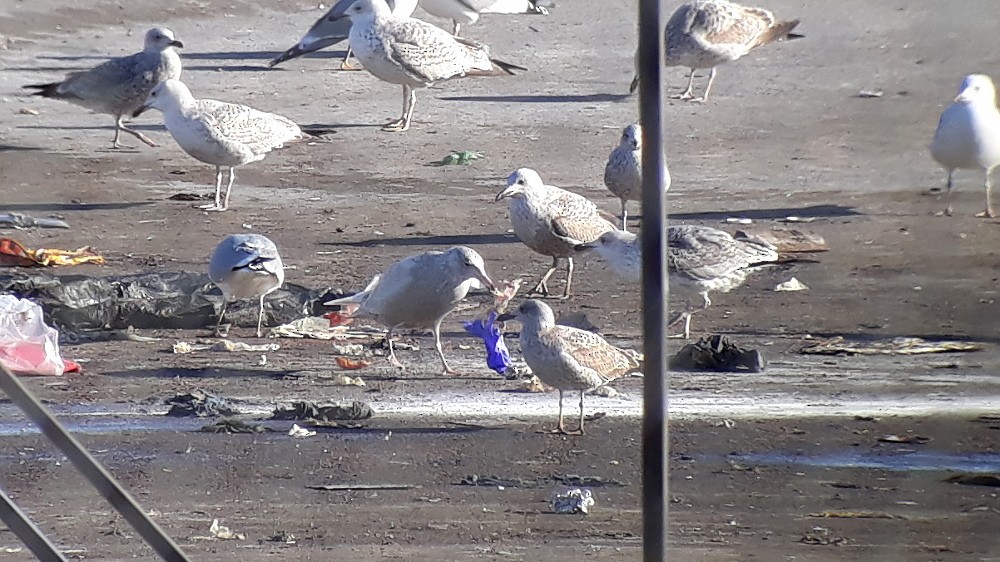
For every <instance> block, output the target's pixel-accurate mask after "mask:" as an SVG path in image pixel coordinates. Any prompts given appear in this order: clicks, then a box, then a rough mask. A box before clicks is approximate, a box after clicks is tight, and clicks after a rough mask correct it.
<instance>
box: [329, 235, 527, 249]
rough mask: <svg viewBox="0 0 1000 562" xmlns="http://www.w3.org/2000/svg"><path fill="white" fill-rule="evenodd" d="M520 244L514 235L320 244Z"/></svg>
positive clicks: (352, 246) (456, 236)
mask: <svg viewBox="0 0 1000 562" xmlns="http://www.w3.org/2000/svg"><path fill="white" fill-rule="evenodd" d="M518 242H520V241H519V240H518V239H517V237H516V236H514V235H513V234H460V235H450V236H412V237H407V238H373V239H371V240H361V241H358V242H320V244H321V245H323V246H348V247H351V248H371V247H375V246H475V245H481V244H513V243H518Z"/></svg>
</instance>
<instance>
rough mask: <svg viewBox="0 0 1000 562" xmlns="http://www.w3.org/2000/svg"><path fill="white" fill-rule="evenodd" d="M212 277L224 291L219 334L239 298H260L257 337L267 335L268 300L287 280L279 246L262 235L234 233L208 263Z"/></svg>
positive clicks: (225, 240) (217, 326)
mask: <svg viewBox="0 0 1000 562" xmlns="http://www.w3.org/2000/svg"><path fill="white" fill-rule="evenodd" d="M208 277H209V278H210V279H211V280H212V282H213V283H215V284H216V285H218V287H219V289H221V290H222V299H223V300H222V310H221V311H219V323H218V324H217V325H216V327H215V330H216V332H218V331H219V328H220V327H221V326H222V318H223V316H225V315H226V306H227V305H228V304H229V302H230V301H234V300H239V299H260V314H259V315H258V316H257V337H258V338H259V337H261V335H262V334H263V333H262V332H261V329H262V327H263V325H264V297H265V296H266V295H268V294H269V293H271V292H272V291H275V290H277V289H278V287H281V284H282V283H284V281H285V268H284V266H283V265H282V263H281V256H279V255H278V247H277V246H275V245H274V242H272V241H271V240H270V239H269V238H267V237H266V236H261V235H260V234H231V235H229V236H227V237H226V238H225V239H223V240H222V242H219V245H218V246H216V247H215V251H214V252H213V253H212V260H211V261H210V262H209V264H208Z"/></svg>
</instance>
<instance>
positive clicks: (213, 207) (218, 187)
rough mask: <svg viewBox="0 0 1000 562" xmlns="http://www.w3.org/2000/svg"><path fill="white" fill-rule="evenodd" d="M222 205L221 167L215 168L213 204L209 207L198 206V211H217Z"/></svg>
mask: <svg viewBox="0 0 1000 562" xmlns="http://www.w3.org/2000/svg"><path fill="white" fill-rule="evenodd" d="M221 204H222V166H216V167H215V203H213V204H211V205H198V208H199V209H204V210H206V211H218V210H219V206H220V205H221Z"/></svg>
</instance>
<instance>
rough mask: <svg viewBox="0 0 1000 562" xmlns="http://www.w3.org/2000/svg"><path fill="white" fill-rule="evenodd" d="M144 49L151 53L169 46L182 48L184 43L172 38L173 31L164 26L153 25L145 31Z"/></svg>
mask: <svg viewBox="0 0 1000 562" xmlns="http://www.w3.org/2000/svg"><path fill="white" fill-rule="evenodd" d="M144 46H145V50H146V51H149V52H153V53H159V52H160V51H165V50H167V49H169V48H170V47H178V48H182V49H183V48H184V43H181V42H180V41H178V40H176V39H174V32H173V31H170V30H169V29H167V28H165V27H154V28H153V29H150V30H149V31H147V32H146V40H145V43H144Z"/></svg>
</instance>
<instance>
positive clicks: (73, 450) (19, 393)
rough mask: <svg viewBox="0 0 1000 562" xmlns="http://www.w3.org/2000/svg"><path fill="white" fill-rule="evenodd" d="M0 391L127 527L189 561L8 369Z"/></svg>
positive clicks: (2, 371)
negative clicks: (109, 505)
mask: <svg viewBox="0 0 1000 562" xmlns="http://www.w3.org/2000/svg"><path fill="white" fill-rule="evenodd" d="M0 389H2V390H3V391H4V392H5V393H6V394H7V396H9V397H10V399H11V401H12V402H14V404H16V405H17V407H18V408H20V409H21V410H22V411H23V412H24V413H25V415H27V416H28V417H29V418H30V419H31V421H33V422H35V425H37V426H38V428H39V429H41V430H42V433H43V434H44V435H45V436H46V437H48V439H49V441H52V443H53V444H54V445H55V446H56V447H57V448H58V449H59V450H60V451H62V453H63V454H64V455H66V457H67V458H68V459H69V460H70V461H71V462H72V463H73V465H74V466H76V469H77V470H79V471H80V473H81V474H83V475H84V476H85V477H86V478H87V480H89V481H90V484H91V485H92V486H94V488H96V489H97V491H98V493H100V494H101V496H103V497H104V499H106V500H107V501H108V503H110V504H111V506H112V507H114V508H115V509H116V510H118V513H120V514H121V515H122V517H124V518H125V520H126V521H128V524H129V525H131V526H132V528H133V529H135V531H136V532H137V533H139V536H141V537H142V538H143V540H145V541H146V542H147V543H148V544H149V546H151V547H153V550H154V551H155V552H156V553H157V554H158V555H159V556H160V558H162V559H163V560H166V561H168V562H188V558H187V556H185V555H184V553H183V552H181V549H180V548H179V547H178V546H177V545H176V544H174V541H172V540H171V539H170V537H168V536H167V534H166V533H164V532H163V530H162V529H160V527H159V526H158V525H157V524H156V523H154V522H153V520H152V519H150V518H149V516H148V515H146V512H145V511H143V509H142V508H141V507H139V504H137V503H136V501H135V499H134V498H133V497H132V496H131V495H130V494H129V493H128V492H126V491H125V489H124V488H122V487H121V485H120V484H119V483H118V482H117V481H116V480H115V479H114V477H113V476H111V474H109V473H108V471H107V470H105V469H104V467H103V466H101V464H100V463H99V462H97V460H96V459H95V458H94V457H92V456H91V455H90V453H88V452H87V450H86V449H84V448H83V446H82V445H80V443H79V442H78V441H77V440H76V439H74V438H73V436H72V435H70V434H69V432H68V431H66V428H64V427H63V426H62V424H60V423H59V420H57V419H56V418H55V416H53V415H52V412H50V411H49V410H48V408H46V407H45V406H43V405H42V404H41V403H40V402H39V401H38V399H37V398H35V397H34V395H32V394H31V392H30V391H29V390H28V389H27V388H26V387H25V386H24V385H22V384H21V381H19V380H18V379H17V377H15V376H14V374H13V373H11V372H10V371H9V370H8V369H7V368H6V367H4V366H3V365H0Z"/></svg>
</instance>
